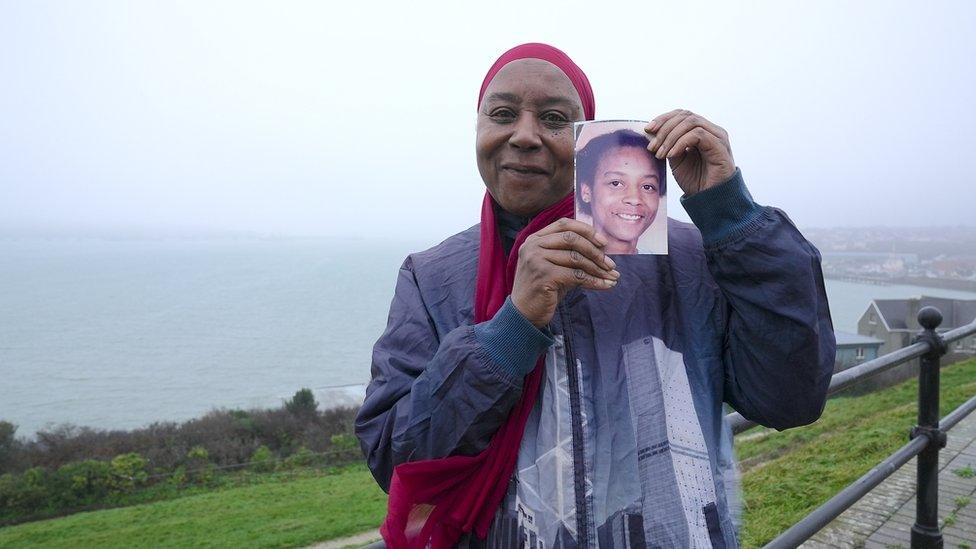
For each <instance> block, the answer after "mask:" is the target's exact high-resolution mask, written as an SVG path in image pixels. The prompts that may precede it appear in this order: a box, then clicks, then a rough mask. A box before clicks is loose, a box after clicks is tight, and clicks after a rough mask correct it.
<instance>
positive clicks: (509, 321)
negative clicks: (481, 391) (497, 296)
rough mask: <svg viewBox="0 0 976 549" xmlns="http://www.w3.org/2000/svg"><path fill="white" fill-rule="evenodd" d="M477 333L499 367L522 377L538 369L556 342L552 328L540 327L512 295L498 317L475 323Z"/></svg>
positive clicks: (479, 340) (476, 335)
mask: <svg viewBox="0 0 976 549" xmlns="http://www.w3.org/2000/svg"><path fill="white" fill-rule="evenodd" d="M474 335H475V338H477V340H478V342H479V343H481V346H482V347H484V348H485V350H486V351H488V355H489V356H490V357H491V358H492V360H494V361H495V363H496V364H498V366H499V367H501V368H502V369H503V370H505V371H506V372H508V373H509V374H511V375H512V376H519V377H523V376H525V375H526V374H528V373H529V372H531V371H532V369H533V368H535V364H536V361H538V359H539V355H541V354H542V353H544V352H545V351H546V349H548V348H549V346H550V345H552V344H553V341H554V340H553V338H552V334H550V333H548V330H546V331H542V330H540V329H538V328H536V327H535V325H533V324H532V323H531V322H529V321H528V320H527V319H526V318H525V317H524V316H522V313H520V312H519V310H518V309H516V308H515V305H514V304H513V303H512V298H511V297H507V298H505V304H504V305H502V307H501V309H498V312H497V313H495V317H494V318H492V319H491V320H488V321H485V322H482V323H480V324H477V325H475V327H474Z"/></svg>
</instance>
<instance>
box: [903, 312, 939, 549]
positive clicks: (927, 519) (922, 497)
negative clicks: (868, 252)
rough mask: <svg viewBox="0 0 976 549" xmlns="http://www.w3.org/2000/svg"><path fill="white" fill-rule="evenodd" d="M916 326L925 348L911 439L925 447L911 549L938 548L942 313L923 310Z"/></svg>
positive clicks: (922, 456)
mask: <svg viewBox="0 0 976 549" xmlns="http://www.w3.org/2000/svg"><path fill="white" fill-rule="evenodd" d="M918 323H919V324H920V325H921V326H922V328H924V331H923V332H922V333H921V334H919V336H918V338H917V341H925V342H927V343H928V344H929V350H928V352H926V353H925V354H924V355H922V357H921V359H920V364H921V369H920V370H919V373H918V425H916V426H915V427H914V428H913V429H912V435H911V436H912V438H915V437H917V436H923V435H924V436H926V437H928V439H929V444H928V446H926V447H925V449H924V450H922V453H921V454H919V455H918V462H917V464H918V478H917V482H918V486H917V492H916V500H915V524H914V525H913V526H912V548H913V549H919V548H926V549H928V548H939V549H941V547H942V531H941V530H939V450H940V449H942V448H943V447H945V444H946V434H945V432H944V431H940V430H939V362H940V359H941V358H942V355H944V354H945V352H946V346H945V342H944V341H943V339H942V337H941V336H939V334H937V333H936V331H935V330H936V328H938V327H939V324H942V313H940V312H939V310H938V309H936V308H935V307H923V308H922V310H920V311H919V312H918Z"/></svg>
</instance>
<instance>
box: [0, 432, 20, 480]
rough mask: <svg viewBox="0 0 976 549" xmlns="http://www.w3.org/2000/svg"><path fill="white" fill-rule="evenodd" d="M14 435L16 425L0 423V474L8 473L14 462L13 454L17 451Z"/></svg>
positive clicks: (14, 456)
mask: <svg viewBox="0 0 976 549" xmlns="http://www.w3.org/2000/svg"><path fill="white" fill-rule="evenodd" d="M16 433H17V426H16V425H14V424H13V423H10V422H9V421H0V473H4V472H7V471H9V470H10V468H11V467H12V466H13V464H14V461H15V460H16V455H15V453H16V451H17V449H18V445H17V439H16V438H15V437H14V435H15V434H16Z"/></svg>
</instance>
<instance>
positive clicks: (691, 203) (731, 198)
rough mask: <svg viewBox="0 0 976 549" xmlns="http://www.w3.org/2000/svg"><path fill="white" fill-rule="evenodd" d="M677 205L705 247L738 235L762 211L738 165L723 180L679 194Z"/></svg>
mask: <svg viewBox="0 0 976 549" xmlns="http://www.w3.org/2000/svg"><path fill="white" fill-rule="evenodd" d="M681 205H682V206H684V208H685V211H686V212H688V216H689V217H691V220H692V221H693V222H694V223H695V226H696V227H698V230H699V231H701V234H702V243H703V244H704V245H705V246H710V245H713V244H716V243H718V242H720V241H722V240H725V239H727V238H730V237H733V236H737V235H739V234H741V233H742V232H743V230H744V229H746V228H747V227H748V226H749V225H750V224H751V223H752V222H753V221H755V220H756V218H757V217H759V215H760V214H761V213H762V211H763V208H762V206H760V205H758V204H756V203H755V202H753V200H752V195H751V194H749V189H747V188H746V184H745V182H744V181H743V180H742V171H741V170H740V169H739V168H736V169H735V173H734V174H732V177H731V178H730V179H729V180H728V181H726V182H724V183H720V184H718V185H716V186H714V187H712V188H710V189H705V190H704V191H701V192H699V193H695V194H693V195H691V196H688V195H685V196H682V197H681Z"/></svg>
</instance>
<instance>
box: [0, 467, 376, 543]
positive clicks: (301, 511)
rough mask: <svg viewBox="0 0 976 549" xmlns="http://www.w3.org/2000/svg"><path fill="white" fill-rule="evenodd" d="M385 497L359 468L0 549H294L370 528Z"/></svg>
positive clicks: (63, 529)
mask: <svg viewBox="0 0 976 549" xmlns="http://www.w3.org/2000/svg"><path fill="white" fill-rule="evenodd" d="M385 512H386V495H385V494H384V493H383V492H382V491H381V490H380V489H379V488H378V487H377V486H376V482H375V481H374V480H373V478H372V476H370V474H369V472H368V471H367V470H366V468H365V466H363V465H354V466H349V467H345V468H342V469H338V470H334V471H332V472H331V474H326V473H322V472H316V471H309V472H307V473H306V474H305V475H301V476H299V477H298V478H294V476H292V477H291V478H289V477H287V476H281V475H273V474H272V475H268V476H267V477H266V478H265V479H264V481H263V482H257V483H256V484H253V485H251V486H243V487H234V488H225V489H218V490H215V491H212V492H209V493H205V494H196V495H191V496H186V497H181V498H177V499H172V500H168V501H160V502H155V503H149V504H144V505H136V506H132V507H123V508H119V509H108V510H102V511H94V512H87V513H78V514H75V515H71V516H69V517H64V518H59V519H51V520H44V521H38V522H32V523H28V524H22V525H19V526H12V527H8V528H3V529H0V547H28V546H29V547H65V548H69V547H70V548H75V547H301V546H305V545H309V544H311V543H315V542H317V541H321V540H325V539H334V538H339V537H344V536H348V535H353V534H357V533H359V532H362V531H364V530H368V529H370V528H375V527H376V526H377V525H378V524H379V523H380V521H381V520H382V518H383V516H384V515H385Z"/></svg>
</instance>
